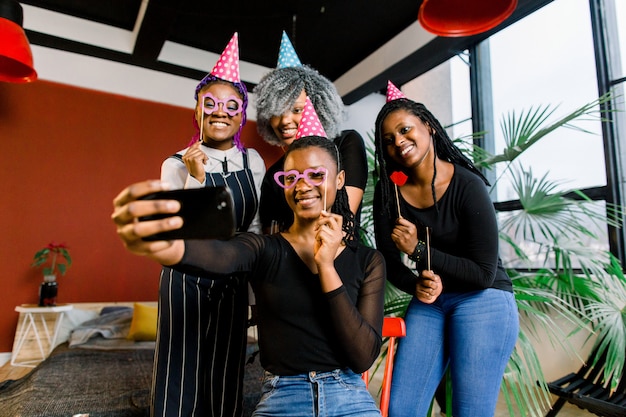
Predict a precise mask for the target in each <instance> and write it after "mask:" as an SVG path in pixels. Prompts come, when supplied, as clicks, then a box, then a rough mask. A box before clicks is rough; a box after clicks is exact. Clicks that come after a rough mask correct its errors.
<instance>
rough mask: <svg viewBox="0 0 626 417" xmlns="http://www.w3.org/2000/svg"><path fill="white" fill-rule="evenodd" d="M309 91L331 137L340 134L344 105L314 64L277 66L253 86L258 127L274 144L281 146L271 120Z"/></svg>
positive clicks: (335, 90)
mask: <svg viewBox="0 0 626 417" xmlns="http://www.w3.org/2000/svg"><path fill="white" fill-rule="evenodd" d="M302 90H304V91H306V94H307V96H309V98H310V99H311V103H313V107H315V112H316V113H317V116H318V118H319V119H320V123H322V126H323V127H324V131H326V134H327V135H328V137H329V138H330V139H332V138H335V137H337V136H339V133H340V132H341V130H340V126H339V125H340V124H341V122H342V121H343V120H344V116H345V107H344V104H343V101H342V100H341V96H340V95H339V93H338V92H337V88H335V85H334V84H333V83H332V82H331V81H330V80H329V79H328V78H326V77H324V76H323V75H321V74H320V73H319V72H317V71H316V70H314V69H313V68H311V67H308V66H306V65H302V66H300V67H287V68H276V69H274V70H272V71H270V72H269V73H267V74H266V75H265V76H263V78H261V81H259V83H258V84H257V85H256V87H254V94H255V95H256V108H257V130H258V132H259V134H260V135H261V136H262V137H263V139H265V141H266V142H267V143H269V144H271V145H277V146H281V145H282V143H281V141H280V140H279V139H278V138H277V137H276V134H275V133H274V129H272V126H271V125H270V119H271V118H272V117H274V116H280V115H281V114H284V113H285V112H287V111H289V110H291V108H292V107H293V104H294V103H295V102H296V99H297V98H298V96H299V95H300V94H301V93H302Z"/></svg>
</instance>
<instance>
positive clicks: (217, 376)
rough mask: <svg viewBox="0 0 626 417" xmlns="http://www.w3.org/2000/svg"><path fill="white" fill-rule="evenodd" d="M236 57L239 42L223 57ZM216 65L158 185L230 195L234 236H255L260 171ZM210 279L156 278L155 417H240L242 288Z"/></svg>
mask: <svg viewBox="0 0 626 417" xmlns="http://www.w3.org/2000/svg"><path fill="white" fill-rule="evenodd" d="M234 53H238V48H237V34H235V35H234V36H233V38H232V39H231V42H230V43H229V45H228V46H227V47H226V50H225V51H224V53H223V54H222V57H225V56H227V55H232V54H234ZM220 61H222V58H221V59H220ZM220 61H218V63H217V64H216V66H215V68H214V69H213V71H211V73H210V74H208V75H207V76H206V77H204V78H203V79H202V81H201V82H200V83H199V84H198V86H197V87H196V94H195V97H196V110H195V119H194V120H195V121H196V126H198V133H197V135H196V137H195V138H194V139H193V140H192V142H191V144H190V146H189V147H188V148H186V149H183V150H182V151H180V152H177V153H176V154H175V155H172V156H171V157H169V158H167V159H166V160H165V161H164V162H163V165H162V168H161V179H162V180H164V181H167V182H169V183H170V184H171V186H172V188H198V187H205V186H206V187H212V186H226V187H228V188H229V189H230V190H231V192H232V195H233V200H234V203H235V213H236V218H237V230H238V231H253V232H259V231H260V226H259V221H258V215H257V206H258V200H259V192H260V191H259V190H260V184H261V181H262V179H263V175H264V174H265V164H264V162H263V159H262V158H261V156H260V155H259V154H258V152H257V151H255V150H254V149H245V148H244V147H243V146H242V144H241V142H240V135H241V129H242V127H243V125H244V124H245V122H246V107H247V104H248V94H247V91H246V87H245V85H244V84H243V83H241V81H240V80H239V71H238V68H236V70H232V68H231V67H229V69H230V72H229V71H228V70H225V71H223V70H222V68H226V67H225V66H222V65H221V64H220ZM237 67H238V65H237ZM214 278H217V277H211V276H210V275H207V276H192V275H189V274H183V273H180V272H177V271H175V270H173V269H171V268H168V267H164V268H163V270H162V272H161V281H160V286H159V324H158V337H157V349H156V354H155V373H154V382H153V399H152V400H153V409H152V415H153V416H154V417H157V416H158V417H163V416H167V417H171V416H198V417H206V416H215V417H231V416H241V413H242V401H243V393H242V387H243V369H244V360H245V347H246V340H247V339H246V328H247V321H248V285H247V282H246V279H245V277H243V276H237V275H233V276H229V277H228V278H227V279H224V277H220V278H219V279H214Z"/></svg>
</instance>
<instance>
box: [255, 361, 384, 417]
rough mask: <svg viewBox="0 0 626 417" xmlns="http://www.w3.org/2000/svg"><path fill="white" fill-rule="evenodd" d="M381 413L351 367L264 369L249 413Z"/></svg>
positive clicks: (335, 416)
mask: <svg viewBox="0 0 626 417" xmlns="http://www.w3.org/2000/svg"><path fill="white" fill-rule="evenodd" d="M270 416H271V417H280V416H285V417H318V416H320V417H340V416H359V417H380V411H379V409H378V407H377V406H376V403H375V402H374V399H373V398H372V396H371V395H370V393H369V391H367V389H366V388H365V382H363V379H361V375H360V374H355V373H354V372H352V371H351V370H350V369H342V370H339V369H338V370H334V371H331V372H323V373H316V372H309V373H308V374H300V375H292V376H277V375H273V374H271V373H269V372H266V373H265V378H264V380H263V395H262V396H261V400H260V401H259V404H258V405H257V407H256V410H255V411H254V413H253V414H252V417H270Z"/></svg>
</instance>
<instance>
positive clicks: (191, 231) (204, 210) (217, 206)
mask: <svg viewBox="0 0 626 417" xmlns="http://www.w3.org/2000/svg"><path fill="white" fill-rule="evenodd" d="M140 200H178V201H179V202H180V210H179V211H178V213H174V214H169V213H168V214H155V215H152V216H144V217H140V218H139V220H140V221H144V220H158V219H164V218H166V217H171V216H181V217H182V218H183V226H182V227H181V228H180V229H176V230H170V231H167V232H161V233H156V234H154V235H150V236H146V237H144V238H143V240H148V241H154V240H170V239H226V238H229V237H231V236H233V235H234V234H235V228H236V222H235V207H234V204H233V197H232V194H231V192H230V190H228V189H227V188H226V187H204V188H193V189H187V190H170V191H159V192H156V193H152V194H148V195H145V196H143V197H141V198H140Z"/></svg>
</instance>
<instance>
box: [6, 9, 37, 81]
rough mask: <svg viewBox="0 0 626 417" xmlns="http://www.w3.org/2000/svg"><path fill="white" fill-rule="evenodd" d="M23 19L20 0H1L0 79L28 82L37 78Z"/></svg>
mask: <svg viewBox="0 0 626 417" xmlns="http://www.w3.org/2000/svg"><path fill="white" fill-rule="evenodd" d="M23 20H24V15H23V12H22V6H21V5H20V4H19V3H18V2H16V1H13V0H0V81H5V82H10V83H26V82H30V81H35V80H36V79H37V72H36V71H35V69H34V68H33V54H32V52H31V51H30V45H29V43H28V39H27V38H26V33H24V29H22V22H23Z"/></svg>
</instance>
